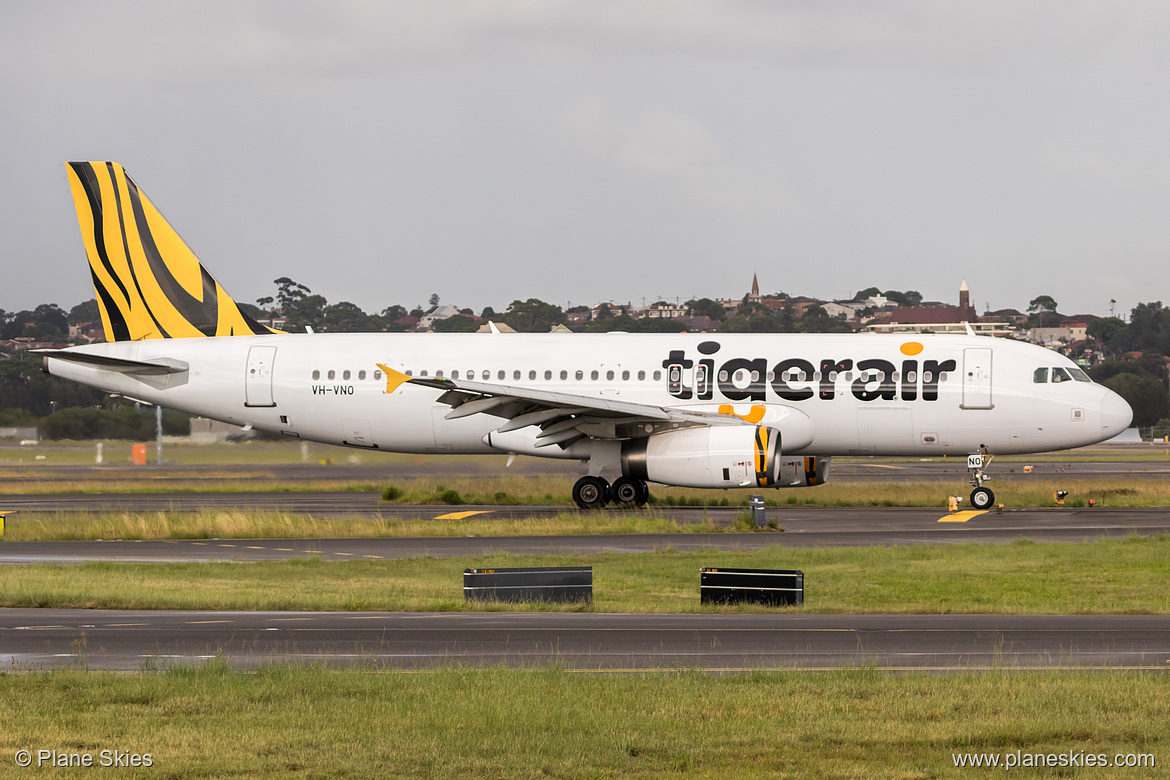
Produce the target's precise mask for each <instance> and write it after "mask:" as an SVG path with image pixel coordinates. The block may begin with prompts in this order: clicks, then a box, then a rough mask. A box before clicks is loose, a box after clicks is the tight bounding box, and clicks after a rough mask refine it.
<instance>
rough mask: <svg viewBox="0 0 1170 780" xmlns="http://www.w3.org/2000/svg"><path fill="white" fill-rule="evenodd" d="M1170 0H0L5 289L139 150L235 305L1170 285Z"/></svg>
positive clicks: (73, 236)
mask: <svg viewBox="0 0 1170 780" xmlns="http://www.w3.org/2000/svg"><path fill="white" fill-rule="evenodd" d="M1168 42H1170V4H1167V3H1165V2H1126V1H1125V0H1109V1H1108V2H1076V1H1075V0H1052V1H1051V2H1028V1H1027V0H1006V1H1003V2H997V1H995V0H983V1H981V2H937V0H924V1H923V2H912V1H905V2H870V1H869V0H865V1H862V0H856V1H854V2H849V1H845V0H843V1H841V2H800V3H797V2H763V0H739V1H738V2H736V1H731V2H727V1H725V2H701V1H699V0H587V1H582V2H575V1H573V0H498V1H494V0H481V1H478V2H473V1H464V0H426V2H421V1H416V2H386V1H385V0H378V1H376V2H375V1H373V0H371V1H369V2H360V1H354V2H329V3H325V2H295V1H293V0H272V1H264V0H252V1H251V2H249V1H247V0H244V1H240V0H232V2H218V1H216V0H200V2H186V3H183V2H159V1H157V0H144V1H142V2H103V1H102V0H84V1H76V2H71V1H64V0H63V1H62V2H52V1H48V2H38V3H24V2H6V3H3V4H0V141H2V144H0V269H2V274H0V308H5V309H8V310H9V311H13V310H17V309H21V308H29V307H32V306H34V305H36V304H38V303H43V302H55V303H58V304H60V305H61V306H63V307H65V308H69V307H71V306H73V305H74V304H76V303H78V302H80V301H82V300H85V299H87V298H90V297H93V290H92V288H91V287H90V285H89V274H88V272H87V271H86V268H85V265H84V263H85V259H84V250H83V248H82V244H81V240H80V236H79V233H78V227H77V220H76V217H75V216H74V211H73V207H72V201H71V199H70V197H69V189H68V183H67V181H66V177H65V169H64V166H63V163H64V162H65V161H66V160H106V159H112V160H116V161H119V162H121V163H123V164H124V165H125V166H126V168H127V170H128V171H129V172H130V174H131V175H132V176H133V177H134V179H135V180H136V181H137V182H138V184H139V186H140V187H141V188H142V189H143V191H144V192H146V193H147V194H148V195H149V196H150V197H151V198H152V200H153V201H154V202H155V204H156V205H157V206H158V207H159V209H160V210H161V211H162V212H163V213H164V214H165V215H166V216H167V218H168V219H169V220H170V221H171V223H172V224H173V225H174V226H175V228H176V229H177V230H178V231H179V232H180V233H181V234H182V235H183V236H184V238H185V239H186V240H187V242H188V243H189V244H190V245H191V247H192V249H194V251H195V253H196V254H198V255H199V257H200V258H201V259H202V260H203V261H204V263H205V264H206V265H207V266H208V268H209V269H210V270H211V271H212V273H214V274H215V275H216V277H217V278H218V279H219V281H220V283H221V284H222V285H223V286H224V287H225V288H226V289H227V290H228V291H229V292H230V293H231V294H232V295H234V296H235V297H236V298H237V299H239V300H242V301H248V302H252V301H254V300H255V299H256V298H258V297H260V296H265V295H272V294H273V292H274V290H275V288H274V285H273V284H272V280H273V279H275V278H276V277H278V276H290V277H292V278H293V279H295V280H296V281H298V282H301V283H303V284H305V285H307V286H309V287H310V288H312V290H313V291H314V292H318V293H321V294H323V295H324V296H325V297H326V298H328V299H329V301H330V302H332V303H336V302H339V301H342V300H348V301H352V302H354V303H356V304H358V305H359V306H361V307H362V308H363V309H365V310H366V311H370V312H375V311H379V310H381V309H382V308H384V307H386V306H388V305H390V304H394V303H400V304H403V305H405V306H406V307H407V308H410V307H412V306H414V305H416V304H420V303H423V302H425V301H426V299H427V297H428V296H429V295H430V294H431V293H433V292H437V293H438V294H439V295H440V296H441V298H442V299H443V301H444V302H446V303H454V304H456V305H458V306H460V307H463V306H470V307H472V308H474V309H475V310H476V312H478V311H479V310H480V309H481V308H482V307H484V306H486V305H491V306H494V307H495V308H496V309H498V310H502V309H503V308H504V307H506V306H507V304H508V303H509V302H510V301H511V300H512V299H514V298H528V297H537V298H542V299H544V300H548V301H551V302H554V303H558V304H560V305H562V306H564V305H565V304H566V303H567V302H568V301H572V303H573V304H579V303H595V302H597V301H599V300H611V299H612V300H616V301H621V302H624V301H633V302H635V303H641V301H642V299H643V298H645V299H646V300H647V301H648V302H650V301H653V300H655V299H658V298H660V297H661V298H669V299H674V298H676V297H678V298H681V299H683V300H685V299H687V298H690V297H692V296H711V297H717V296H728V297H730V296H734V297H739V296H742V295H743V294H744V293H745V292H746V291H747V288H748V286H749V284H750V280H751V276H752V273H753V272H755V273H758V274H759V278H760V283H761V287H762V290H763V292H765V293H767V292H775V291H780V290H783V291H785V292H788V293H790V294H804V295H812V296H819V297H825V298H843V297H848V296H851V295H852V294H853V293H855V292H857V290H859V289H861V288H863V287H867V286H870V285H877V286H880V287H881V288H883V289H889V288H893V289H899V290H902V289H916V290H919V291H921V292H922V293H923V294H924V295H925V296H926V298H927V299H937V300H945V301H954V300H955V299H956V296H957V293H956V290H957V289H958V287H959V284H960V282H962V281H963V279H966V280H967V281H968V283H969V285H970V287H971V290H972V297H973V301H974V302H975V303H976V305H977V306H978V307H979V308H980V310H982V307H983V306H984V305H985V304H988V303H989V304H990V305H991V307H992V308H1004V307H1015V308H1019V309H1024V308H1026V307H1027V304H1028V301H1029V300H1030V299H1031V298H1034V297H1036V296H1037V295H1041V294H1048V295H1052V296H1053V297H1054V298H1056V300H1057V301H1058V302H1059V303H1060V309H1061V311H1063V312H1065V313H1078V312H1095V313H1102V314H1104V313H1107V312H1108V310H1109V301H1110V299H1116V300H1117V307H1118V310H1119V311H1126V312H1127V311H1128V310H1129V309H1130V308H1131V307H1132V306H1133V305H1134V304H1136V303H1138V302H1139V301H1151V300H1170V290H1168V288H1167V284H1166V282H1167V276H1168V274H1167V269H1168V267H1170V263H1168V262H1167V260H1168V257H1167V254H1168V253H1167V246H1168V243H1167V233H1168V230H1170V216H1168V215H1170V153H1168V151H1167V150H1168V147H1170V43H1168Z"/></svg>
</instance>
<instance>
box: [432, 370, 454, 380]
mask: <svg viewBox="0 0 1170 780" xmlns="http://www.w3.org/2000/svg"><path fill="white" fill-rule="evenodd" d="M456 373H458V372H456ZM435 378H437V379H442V378H443V372H442V371H436V372H435Z"/></svg>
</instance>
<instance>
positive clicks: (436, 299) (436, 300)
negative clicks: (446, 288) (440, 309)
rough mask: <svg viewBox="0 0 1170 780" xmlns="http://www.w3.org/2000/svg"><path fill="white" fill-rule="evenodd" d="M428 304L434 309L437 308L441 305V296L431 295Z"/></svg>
mask: <svg viewBox="0 0 1170 780" xmlns="http://www.w3.org/2000/svg"><path fill="white" fill-rule="evenodd" d="M427 302H428V303H430V305H431V308H432V309H433V308H435V307H436V306H438V305H439V294H438V293H431V297H430V298H429V299H427Z"/></svg>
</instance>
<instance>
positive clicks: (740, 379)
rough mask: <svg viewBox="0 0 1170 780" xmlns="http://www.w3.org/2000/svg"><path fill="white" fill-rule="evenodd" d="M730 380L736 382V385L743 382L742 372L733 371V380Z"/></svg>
mask: <svg viewBox="0 0 1170 780" xmlns="http://www.w3.org/2000/svg"><path fill="white" fill-rule="evenodd" d="M731 381H732V382H734V383H735V384H737V385H738V384H739V383H741V382H743V372H742V371H736V372H735V379H733V380H731Z"/></svg>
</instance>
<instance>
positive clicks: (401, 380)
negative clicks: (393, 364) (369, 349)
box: [376, 363, 410, 395]
mask: <svg viewBox="0 0 1170 780" xmlns="http://www.w3.org/2000/svg"><path fill="white" fill-rule="evenodd" d="M376 365H377V366H378V368H380V369H382V371H383V372H384V373H385V374H386V394H387V395H389V394H390V393H393V392H394V391H395V390H397V389H398V388H399V387H401V386H402V385H404V384H406V383H407V382H409V381H410V377H408V376H407V375H406V374H404V373H402V372H401V371H395V370H394V369H392V368H390V366H387V365H384V364H382V363H378V364H376Z"/></svg>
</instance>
